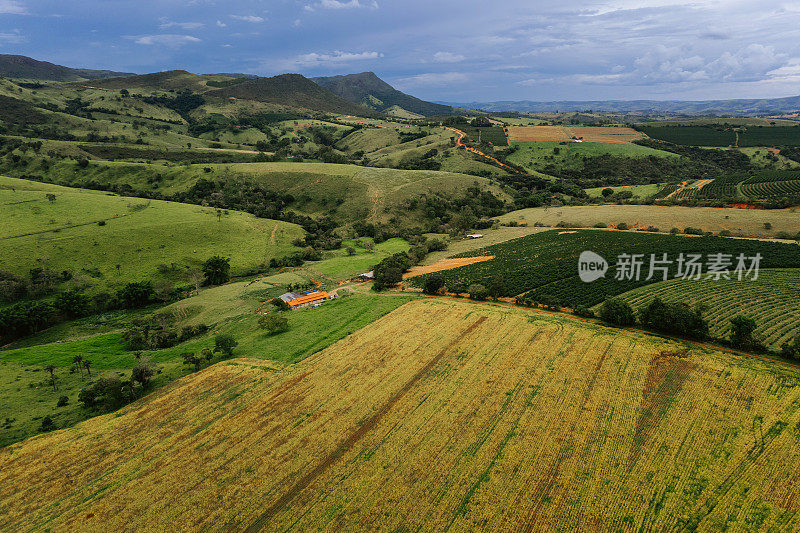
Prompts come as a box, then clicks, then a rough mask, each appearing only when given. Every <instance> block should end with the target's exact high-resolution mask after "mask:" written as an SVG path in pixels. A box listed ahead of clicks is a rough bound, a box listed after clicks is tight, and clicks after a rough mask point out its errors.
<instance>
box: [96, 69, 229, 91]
mask: <svg viewBox="0 0 800 533" xmlns="http://www.w3.org/2000/svg"><path fill="white" fill-rule="evenodd" d="M214 79H215V78H214V77H212V76H201V75H199V74H192V73H191V72H187V71H185V70H165V71H164V72H153V73H151V74H135V75H133V76H125V77H118V78H109V79H105V80H98V81H96V82H94V83H92V86H95V87H100V88H102V89H151V90H156V89H160V90H163V91H169V90H171V89H175V90H183V89H190V90H194V91H207V90H209V89H210V87H208V86H207V85H206V84H207V82H208V81H212V80H214ZM220 79H231V78H220Z"/></svg>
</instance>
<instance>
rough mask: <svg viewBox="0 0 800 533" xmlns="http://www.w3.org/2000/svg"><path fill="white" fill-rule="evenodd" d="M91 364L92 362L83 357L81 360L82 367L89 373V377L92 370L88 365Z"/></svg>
mask: <svg viewBox="0 0 800 533" xmlns="http://www.w3.org/2000/svg"><path fill="white" fill-rule="evenodd" d="M91 366H92V362H91V361H89V360H88V359H84V360H83V368H85V369H86V373H87V374H89V377H92V371H91V370H89V367H91Z"/></svg>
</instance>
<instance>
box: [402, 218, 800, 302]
mask: <svg viewBox="0 0 800 533" xmlns="http://www.w3.org/2000/svg"><path fill="white" fill-rule="evenodd" d="M584 250H594V251H596V252H598V253H599V254H601V255H602V256H603V257H605V258H606V260H607V261H608V263H609V270H608V272H607V273H606V276H605V278H601V279H599V280H597V281H594V282H593V283H588V284H587V283H584V282H582V281H581V280H580V278H579V277H578V275H577V274H578V257H579V255H580V254H581V252H583V251H584ZM623 253H627V254H643V255H644V261H645V264H644V265H643V266H642V276H641V279H640V280H639V281H635V280H631V281H627V280H626V281H618V280H616V279H615V278H614V276H615V265H616V259H617V256H618V255H619V254H623ZM663 253H667V254H668V258H669V259H672V260H673V261H674V260H676V259H677V257H678V254H680V253H703V254H709V253H727V254H732V255H733V256H734V257H735V256H737V255H738V254H740V253H742V254H745V255H746V256H753V255H755V254H756V253H760V254H761V256H762V258H763V259H762V260H761V265H760V266H761V268H796V267H800V247H798V246H796V245H791V244H783V243H777V242H763V241H750V240H740V239H726V238H724V237H686V236H675V235H663V234H647V233H634V232H617V231H602V230H577V231H575V232H570V233H564V232H559V231H558V230H553V231H547V232H543V233H537V234H534V235H529V236H526V237H522V238H519V239H514V240H511V241H507V242H504V243H500V244H496V245H493V246H488V247H486V248H483V249H481V250H477V251H475V252H470V253H468V254H462V256H463V257H469V256H477V255H494V256H495V258H494V259H490V260H488V261H484V262H481V263H475V264H472V265H467V266H463V267H460V268H456V269H453V270H448V271H444V272H439V273H438V274H437V275H439V276H441V277H442V278H444V280H445V285H449V286H453V285H455V284H458V283H461V284H467V285H468V284H472V283H479V284H483V285H486V286H489V285H492V284H493V283H498V284H499V285H500V286H501V287H502V294H503V296H516V295H520V294H522V293H527V294H526V297H530V298H533V299H534V300H539V301H542V299H543V298H549V299H556V300H558V301H559V302H560V303H561V304H562V305H565V306H570V307H574V306H577V305H584V306H592V305H595V304H598V303H600V302H602V301H603V300H605V299H607V298H609V297H612V296H615V295H618V294H622V293H624V292H626V291H629V290H632V289H634V288H636V287H638V286H642V285H646V284H649V283H653V282H655V281H658V279H661V278H658V279H653V280H651V281H647V280H645V279H644V278H646V277H647V275H648V273H649V272H648V270H647V269H648V268H649V263H648V261H649V257H650V254H657V255H660V254H663ZM675 273H676V265H675V264H673V265H672V266H671V267H670V277H674V275H675ZM428 276H429V275H423V276H419V277H416V278H413V279H412V282H411V283H412V284H414V285H417V286H422V285H423V284H424V280H425V279H426V278H427V277H428Z"/></svg>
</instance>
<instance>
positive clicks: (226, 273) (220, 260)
mask: <svg viewBox="0 0 800 533" xmlns="http://www.w3.org/2000/svg"><path fill="white" fill-rule="evenodd" d="M230 270H231V260H230V258H229V257H221V256H218V255H215V256H213V257H210V258H208V259H207V260H206V261H205V263H203V266H202V271H203V275H204V276H205V279H204V280H203V284H204V285H222V284H223V283H225V282H227V281H228V280H229V279H230V278H231V276H230Z"/></svg>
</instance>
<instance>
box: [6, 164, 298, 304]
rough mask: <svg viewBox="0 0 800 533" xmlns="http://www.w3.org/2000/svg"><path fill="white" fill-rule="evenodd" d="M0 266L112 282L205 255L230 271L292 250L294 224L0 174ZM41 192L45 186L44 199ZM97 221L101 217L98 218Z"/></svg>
mask: <svg viewBox="0 0 800 533" xmlns="http://www.w3.org/2000/svg"><path fill="white" fill-rule="evenodd" d="M0 187H1V188H0V204H2V205H3V212H4V215H5V218H4V220H5V222H4V224H3V227H2V229H0V249H2V252H3V253H2V257H0V268H3V269H5V270H9V271H11V272H15V273H17V274H22V275H24V274H27V272H28V270H30V269H31V268H34V267H39V266H47V267H48V268H50V269H52V270H55V271H58V272H60V271H62V270H71V271H72V272H73V274H74V278H73V282H74V283H75V284H87V285H89V286H91V287H96V288H98V289H99V288H103V287H105V288H109V287H110V288H114V287H118V286H120V285H122V284H125V283H128V282H131V281H141V280H144V279H154V278H155V279H159V278H164V279H168V280H172V281H185V280H186V279H187V271H188V270H190V269H197V268H198V267H199V266H200V264H201V263H202V262H203V261H205V260H206V259H208V257H210V256H212V255H223V256H228V257H230V258H231V271H232V274H233V275H237V274H238V273H241V272H243V271H245V270H248V269H252V268H255V267H258V266H259V265H261V264H263V263H264V262H269V260H270V259H271V258H274V257H282V256H285V255H288V254H290V253H293V252H294V251H296V250H297V248H296V247H294V246H293V245H292V244H291V242H292V240H293V239H295V238H297V237H301V236H302V235H303V234H304V232H303V230H302V229H301V228H300V227H299V226H296V225H294V224H288V223H285V222H280V221H275V220H269V219H259V218H256V217H254V216H252V215H249V214H245V213H239V212H233V211H231V212H228V213H227V214H223V215H222V217H221V218H220V219H218V217H217V215H216V211H215V210H214V209H211V208H205V207H201V206H194V205H187V204H178V203H173V202H163V201H157V200H144V199H138V198H129V197H120V196H116V195H109V194H107V193H103V192H98V191H90V190H82V189H72V188H66V187H59V186H53V185H48V184H42V183H36V182H28V181H24V180H17V179H14V178H0ZM46 194H53V195H54V196H55V199H54V200H53V201H50V200H48V199H47V198H46ZM101 224H102V225H101Z"/></svg>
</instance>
